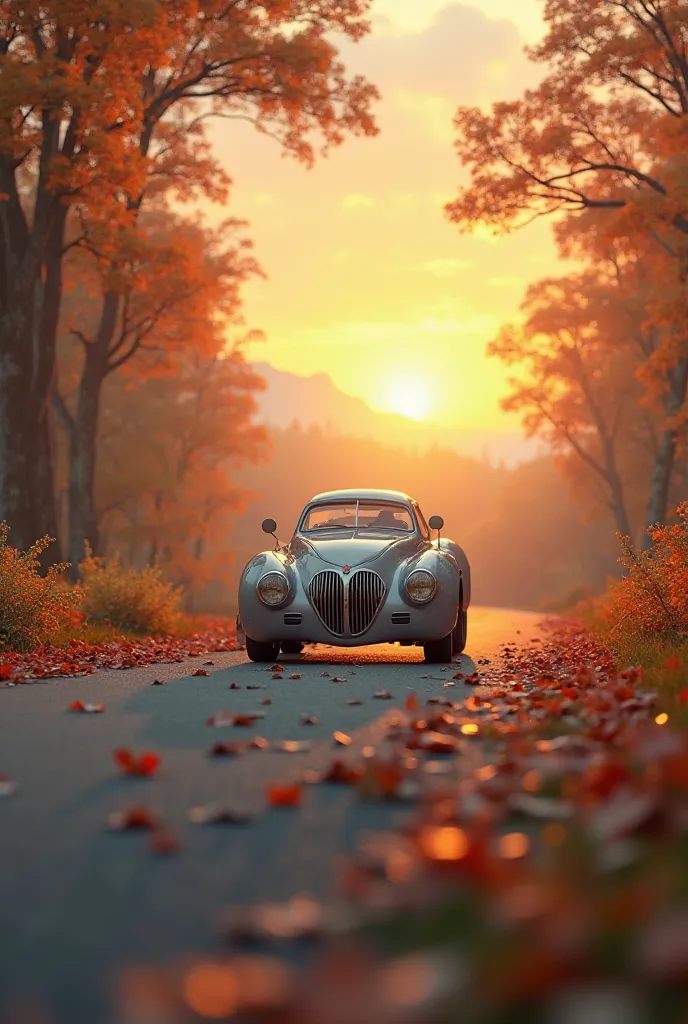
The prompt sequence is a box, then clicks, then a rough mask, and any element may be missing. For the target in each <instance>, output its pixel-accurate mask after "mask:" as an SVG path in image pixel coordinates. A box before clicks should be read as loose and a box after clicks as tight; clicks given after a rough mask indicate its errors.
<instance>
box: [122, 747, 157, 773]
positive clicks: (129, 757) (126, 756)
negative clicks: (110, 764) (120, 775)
mask: <svg viewBox="0 0 688 1024" xmlns="http://www.w3.org/2000/svg"><path fill="white" fill-rule="evenodd" d="M112 756H113V758H114V760H115V764H116V765H118V766H119V768H121V770H122V771H123V772H124V774H125V775H140V776H149V775H155V773H156V772H157V770H158V768H159V767H160V758H159V756H158V755H157V754H153V753H150V751H148V752H146V753H144V754H140V755H139V756H138V757H137V756H136V755H135V754H132V752H131V751H130V750H127V749H126V748H124V747H122V748H120V749H118V750H115V751H114V752H113V755H112Z"/></svg>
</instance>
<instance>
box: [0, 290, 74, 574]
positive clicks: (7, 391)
mask: <svg viewBox="0 0 688 1024" xmlns="http://www.w3.org/2000/svg"><path fill="white" fill-rule="evenodd" d="M35 290H36V292H40V291H41V290H42V289H41V286H40V284H38V285H37V286H36V289H35ZM31 299H32V296H28V295H27V296H26V301H25V302H24V303H23V304H22V305H23V308H22V307H21V306H19V307H18V306H16V305H15V307H14V308H13V309H12V308H8V307H7V306H5V308H4V309H3V310H2V313H0V520H4V521H6V522H7V524H8V525H9V527H10V543H11V544H12V545H13V546H14V547H18V548H20V549H21V550H26V549H27V548H28V547H30V546H31V544H33V542H34V541H36V540H38V539H39V538H40V537H43V536H45V535H46V534H47V535H48V536H50V537H52V538H55V540H57V537H58V529H57V509H56V505H55V493H54V484H53V463H52V444H51V437H50V415H49V407H50V390H51V387H52V376H51V375H50V374H44V373H41V372H40V368H39V365H38V363H39V360H38V356H39V352H40V350H38V351H37V349H38V346H39V344H40V339H39V337H38V331H37V329H36V324H35V318H34V309H35V305H34V302H33V301H31ZM46 381H47V382H48V383H47V385H46ZM46 386H47V391H46ZM59 559H60V556H59V550H56V549H55V546H51V548H50V549H49V550H48V551H47V552H46V553H45V554H44V555H43V556H42V558H41V562H42V563H43V564H44V565H49V564H51V563H53V562H55V561H59Z"/></svg>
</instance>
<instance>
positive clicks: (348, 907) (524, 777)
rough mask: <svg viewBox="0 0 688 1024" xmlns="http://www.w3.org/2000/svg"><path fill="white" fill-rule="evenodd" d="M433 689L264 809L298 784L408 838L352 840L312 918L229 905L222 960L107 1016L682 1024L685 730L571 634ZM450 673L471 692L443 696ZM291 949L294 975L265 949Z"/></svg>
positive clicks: (131, 985)
mask: <svg viewBox="0 0 688 1024" xmlns="http://www.w3.org/2000/svg"><path fill="white" fill-rule="evenodd" d="M432 678H437V679H441V680H442V691H443V694H442V695H438V696H433V697H431V698H430V699H429V700H428V701H427V702H426V703H425V705H424V706H421V704H420V702H419V700H418V698H417V696H416V695H415V694H411V695H409V697H408V698H407V699H406V701H405V704H404V706H403V707H396V708H392V709H391V710H390V711H389V712H388V713H387V715H386V717H385V727H386V728H385V734H384V739H383V740H382V741H381V743H380V744H379V746H378V747H377V748H375V749H373V748H371V747H368V748H364V749H363V751H361V752H359V753H357V752H355V751H349V750H348V749H347V746H348V745H347V744H346V743H343V742H342V743H336V737H335V746H336V750H333V756H332V760H331V763H330V764H329V765H326V766H325V767H324V769H323V770H322V771H319V772H317V773H315V772H313V771H310V772H308V774H307V776H306V777H305V778H304V779H303V780H302V782H301V785H292V786H290V787H282V788H281V789H280V791H279V792H274V793H270V794H268V801H267V802H268V805H269V806H272V807H282V808H289V807H292V808H295V809H298V807H299V806H300V803H301V792H302V789H303V787H305V786H307V785H323V786H331V785H345V786H351V787H355V788H356V790H357V792H358V795H359V797H360V799H362V800H366V801H393V802H395V803H398V804H399V806H400V807H401V808H407V809H408V811H409V814H408V816H407V818H406V821H405V823H404V824H403V825H402V826H401V827H400V828H399V829H398V830H397V831H396V832H385V833H381V834H379V835H377V836H369V837H368V838H367V839H366V840H365V842H364V843H363V844H362V846H361V849H360V850H359V853H358V854H357V855H356V856H355V857H353V858H351V859H350V860H349V861H348V862H346V863H345V864H344V865H343V866H342V870H341V874H340V883H339V892H338V893H337V895H336V898H334V899H333V900H332V901H331V903H329V904H322V903H319V902H317V901H316V900H314V899H312V898H311V897H309V896H308V895H302V896H298V897H295V898H294V899H293V900H291V901H289V902H288V903H286V904H279V905H274V904H270V905H264V906H258V907H248V908H246V907H243V908H235V909H233V910H230V911H229V912H228V913H227V914H226V915H225V916H224V917H223V918H222V921H221V922H220V924H219V935H218V938H221V939H222V940H223V941H224V942H225V943H229V946H230V949H231V953H230V955H218V956H217V957H211V958H208V957H201V958H199V959H197V960H195V961H192V962H185V963H182V964H174V965H171V966H170V967H169V968H167V969H163V970H157V969H156V970H153V971H150V970H137V971H135V972H132V973H129V974H127V975H126V977H125V978H124V979H123V986H122V993H121V994H122V1008H123V1011H124V1019H127V1020H128V1019H133V1018H134V1017H136V1014H137V1013H141V1012H143V1010H144V1009H145V1010H146V1012H147V1013H149V1014H153V1015H155V1014H157V1015H158V1016H156V1019H160V1020H164V1021H166V1022H168V1024H175V1022H179V1024H182V1022H187V1021H193V1020H198V1019H228V1020H231V1019H240V1020H242V1021H268V1020H269V1021H271V1022H273V1021H274V1022H284V1024H296V1022H298V1024H358V1022H359V1021H366V1022H370V1024H400V1022H403V1021H412V1022H414V1024H423V1022H428V1024H430V1022H435V1021H437V1022H443V1021H447V1022H448V1021H458V1020H461V1021H476V1022H484V1021H490V1022H492V1021H495V1022H497V1021H498V1022H501V1021H505V1022H506V1021H512V1020H521V1021H528V1022H530V1021H539V1020H546V1021H553V1022H555V1024H556V1022H562V1024H589V1022H604V1024H612V1022H617V1021H618V1022H620V1024H621V1022H623V1024H634V1022H642V1021H653V1022H654V1021H667V1022H676V1024H680V1022H683V1021H685V1020H687V1019H688V995H687V993H688V984H687V983H688V737H687V736H686V734H685V733H684V732H681V731H679V730H678V729H675V728H674V727H673V724H672V720H671V709H669V710H668V711H667V710H664V709H662V707H661V706H660V705H659V703H658V701H659V697H658V694H657V693H654V692H650V691H648V690H647V689H646V688H645V686H644V684H643V678H642V672H641V671H640V670H638V669H630V670H628V671H624V672H621V673H617V672H616V671H615V669H614V667H613V665H612V663H611V660H610V658H609V656H608V655H607V654H606V653H605V652H604V651H603V650H602V649H601V648H600V647H599V646H598V645H596V644H595V642H594V641H593V640H591V639H590V638H589V637H588V636H586V635H585V634H584V633H582V632H580V631H578V630H576V629H573V628H572V629H570V630H569V631H568V632H566V633H563V634H560V635H558V636H556V637H553V638H552V640H551V641H550V642H545V643H540V644H538V643H537V642H536V643H533V644H532V646H531V648H530V649H524V648H521V647H517V646H515V645H508V646H505V647H504V648H503V650H502V652H501V656H500V658H499V661H498V663H496V664H490V663H488V662H486V661H483V662H482V664H481V668H480V670H479V671H478V672H475V673H472V674H471V675H470V676H468V677H467V678H464V677H463V675H462V673H460V672H455V671H454V667H453V666H452V667H451V668H450V667H447V668H446V669H444V670H443V669H440V670H439V674H438V675H437V676H433V677H432ZM460 680H462V681H464V682H467V683H469V685H471V684H473V685H474V686H475V689H474V690H472V692H471V693H470V695H469V696H468V697H465V698H463V699H460V700H457V699H455V698H454V697H453V691H454V690H455V688H456V686H457V684H458V683H459V681H460ZM687 682H688V681H687ZM677 700H678V701H688V689H686V691H685V692H683V691H682V692H681V693H679V695H678V697H677ZM223 724H224V723H223ZM227 724H230V723H229V722H228V723H227ZM234 724H238V723H234ZM238 752H239V751H238V748H236V749H235V748H234V747H233V749H232V750H231V751H228V753H231V754H232V755H235V754H236V753H238ZM287 790H289V792H287ZM141 813H142V812H141V810H140V809H137V811H136V814H135V815H134V818H135V821H136V822H140V820H141ZM279 813H283V812H279ZM190 817H191V820H193V821H196V822H198V823H199V824H214V823H217V824H227V825H230V826H231V825H234V824H243V825H246V824H247V820H246V818H245V817H242V816H241V815H237V814H233V813H232V809H231V807H223V808H215V809H213V808H196V809H193V811H192V812H191V813H190ZM149 825H150V826H151V827H152V823H149ZM136 827H139V826H138V825H137V826H136ZM163 845H164V844H163ZM182 855H183V854H182ZM304 942H308V943H312V944H315V946H316V951H315V952H316V955H315V956H314V957H313V958H311V959H310V960H309V963H308V966H306V967H303V968H301V969H299V970H297V969H295V968H293V967H292V966H289V963H290V958H289V957H285V955H284V953H285V950H284V948H283V947H284V946H285V943H286V944H287V946H289V945H291V944H293V943H299V944H303V943H304ZM246 943H250V946H249V947H248V948H247V947H246ZM256 943H258V944H259V945H258V949H257V950H256V947H255V944H256Z"/></svg>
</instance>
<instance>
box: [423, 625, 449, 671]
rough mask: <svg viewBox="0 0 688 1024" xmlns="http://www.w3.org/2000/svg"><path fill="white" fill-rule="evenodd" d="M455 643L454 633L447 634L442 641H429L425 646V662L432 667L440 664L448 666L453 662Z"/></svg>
mask: <svg viewBox="0 0 688 1024" xmlns="http://www.w3.org/2000/svg"><path fill="white" fill-rule="evenodd" d="M453 643H454V633H453V632H451V633H447V635H446V636H443V637H442V639H441V640H428V641H427V643H424V644H423V650H424V652H425V660H426V661H427V662H429V663H430V664H432V665H437V664H439V663H440V662H443V663H444V664H446V665H448V664H449V663H450V662H451V660H452V647H453Z"/></svg>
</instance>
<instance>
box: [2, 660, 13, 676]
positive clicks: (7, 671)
mask: <svg viewBox="0 0 688 1024" xmlns="http://www.w3.org/2000/svg"><path fill="white" fill-rule="evenodd" d="M12 671H13V666H12V665H11V664H10V662H9V661H5V662H3V664H2V665H0V679H11V678H12Z"/></svg>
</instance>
